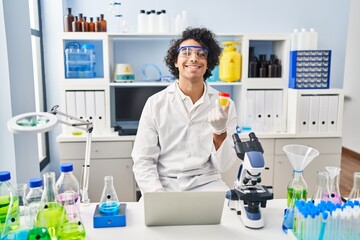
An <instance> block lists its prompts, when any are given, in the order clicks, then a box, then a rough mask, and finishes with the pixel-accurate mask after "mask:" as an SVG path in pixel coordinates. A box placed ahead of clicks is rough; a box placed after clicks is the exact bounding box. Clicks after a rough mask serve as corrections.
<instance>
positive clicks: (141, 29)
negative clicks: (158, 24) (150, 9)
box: [137, 10, 147, 33]
mask: <svg viewBox="0 0 360 240" xmlns="http://www.w3.org/2000/svg"><path fill="white" fill-rule="evenodd" d="M137 29H138V33H146V32H147V22H146V14H145V10H140V13H139V14H138V16H137Z"/></svg>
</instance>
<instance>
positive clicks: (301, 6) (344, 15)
mask: <svg viewBox="0 0 360 240" xmlns="http://www.w3.org/2000/svg"><path fill="white" fill-rule="evenodd" d="M41 2H42V7H43V23H44V43H45V64H46V66H45V67H46V79H47V83H46V84H47V101H48V107H49V108H50V107H51V106H52V105H55V104H59V103H60V90H59V89H60V81H59V76H61V74H63V73H62V69H61V67H60V65H61V64H62V63H59V60H58V58H57V57H56V56H57V55H58V54H59V52H60V51H61V49H59V46H60V43H59V39H58V37H57V36H58V34H59V33H60V32H62V30H63V25H62V15H63V14H64V13H65V12H66V11H65V10H66V8H67V7H71V8H73V13H74V14H75V15H77V14H78V13H79V12H82V13H83V14H84V15H85V16H87V17H91V16H92V17H96V16H99V14H100V13H104V14H105V18H106V20H107V21H108V31H109V32H115V31H117V23H116V21H115V18H114V17H112V13H111V12H110V11H109V9H111V6H110V5H109V2H110V1H96V0H86V1H85V0H78V1H73V0H63V1H62V2H60V1H48V0H41ZM120 2H121V4H122V5H121V10H120V13H121V14H123V16H124V17H123V18H124V19H125V20H126V21H127V23H128V27H129V31H130V32H135V31H136V16H137V14H138V12H139V11H140V10H141V9H146V10H151V9H155V10H161V9H165V10H167V12H168V14H169V15H170V16H171V17H172V20H174V18H175V16H176V14H177V13H179V12H180V11H181V10H186V11H187V15H188V23H189V24H190V25H192V26H205V27H208V28H210V29H212V30H213V31H214V32H217V33H290V32H292V31H293V29H294V28H302V27H304V28H307V29H309V28H311V27H313V28H315V29H316V30H317V31H318V34H319V37H318V47H319V49H332V51H333V55H332V57H333V58H332V65H331V66H332V69H331V87H333V88H339V87H342V86H343V74H344V60H345V45H346V36H347V24H348V11H349V4H350V0H342V1H336V0H317V1H312V0H304V1H297V0H273V1H260V0H253V1H248V0H222V1H207V0H197V1H193V0H183V1H181V2H179V1H175V0H158V1H145V0H131V1H120ZM179 6H180V7H179ZM59 9H62V10H63V12H62V13H61V11H59ZM60 132H61V129H60V128H59V127H58V128H57V129H56V130H54V131H52V132H51V133H50V144H51V148H50V151H51V161H52V162H51V168H52V169H54V170H56V171H57V169H58V167H59V159H58V156H59V154H58V144H57V143H56V136H57V135H58V134H60Z"/></svg>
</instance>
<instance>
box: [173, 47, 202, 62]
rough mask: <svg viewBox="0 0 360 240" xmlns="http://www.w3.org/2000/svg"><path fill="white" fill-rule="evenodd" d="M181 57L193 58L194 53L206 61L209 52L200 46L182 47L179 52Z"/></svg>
mask: <svg viewBox="0 0 360 240" xmlns="http://www.w3.org/2000/svg"><path fill="white" fill-rule="evenodd" d="M177 52H178V54H179V56H180V57H186V58H188V57H191V56H192V54H193V53H196V56H197V57H198V58H201V59H206V58H207V56H208V50H207V49H206V48H204V47H200V46H182V47H179V49H178V50H177Z"/></svg>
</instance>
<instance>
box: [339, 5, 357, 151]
mask: <svg viewBox="0 0 360 240" xmlns="http://www.w3.org/2000/svg"><path fill="white" fill-rule="evenodd" d="M359 23H360V2H359V1H358V0H351V9H350V13H349V30H348V35H347V48H346V60H345V72H344V92H345V96H346V98H345V104H344V118H343V136H344V137H343V146H344V147H346V148H348V149H351V150H353V151H355V152H357V153H359V154H360V144H359V136H360V127H359V122H360V111H359V109H360V108H359V105H360V93H359V89H360V68H359V56H360V46H359V42H360V28H359Z"/></svg>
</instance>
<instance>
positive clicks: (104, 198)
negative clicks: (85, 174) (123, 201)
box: [99, 176, 120, 215]
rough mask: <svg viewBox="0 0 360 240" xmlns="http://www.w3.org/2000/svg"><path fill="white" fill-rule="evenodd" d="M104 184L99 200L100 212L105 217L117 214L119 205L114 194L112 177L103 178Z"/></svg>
mask: <svg viewBox="0 0 360 240" xmlns="http://www.w3.org/2000/svg"><path fill="white" fill-rule="evenodd" d="M104 182H105V186H104V190H103V192H102V195H101V199H100V207H99V208H100V212H101V213H103V214H107V215H113V214H117V213H118V212H119V207H120V203H119V199H118V197H117V194H116V192H115V188H114V184H113V176H105V177H104Z"/></svg>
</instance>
